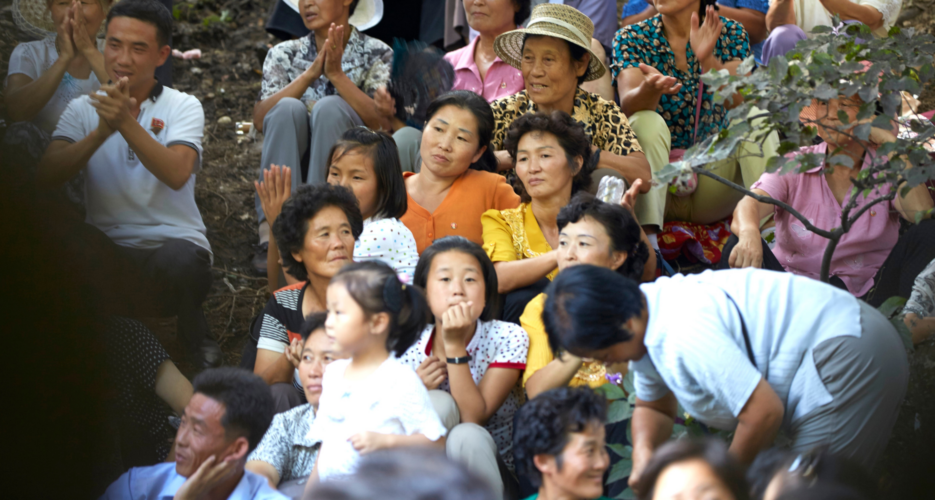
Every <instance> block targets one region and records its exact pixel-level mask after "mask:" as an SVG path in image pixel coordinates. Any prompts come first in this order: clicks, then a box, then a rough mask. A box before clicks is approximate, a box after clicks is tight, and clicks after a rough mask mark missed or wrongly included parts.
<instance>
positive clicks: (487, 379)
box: [438, 302, 520, 425]
mask: <svg viewBox="0 0 935 500" xmlns="http://www.w3.org/2000/svg"><path fill="white" fill-rule="evenodd" d="M476 327H477V320H476V319H475V318H474V316H473V315H472V314H471V303H470V302H462V303H460V304H456V305H453V306H451V307H449V308H448V310H447V311H445V313H444V314H443V315H442V317H441V320H440V321H439V325H438V328H439V331H440V338H441V341H442V342H443V343H444V350H445V351H444V356H445V357H446V358H462V357H465V356H467V354H468V353H467V348H466V344H467V338H468V336H469V335H470V334H471V332H474V331H475V329H476ZM519 376H520V370H519V369H515V368H499V367H491V368H489V369H488V370H487V372H486V373H484V377H483V378H482V379H481V381H480V384H475V383H474V377H473V375H471V368H470V367H469V366H468V365H467V364H466V363H462V364H454V363H448V384H449V385H450V386H451V397H453V398H454V400H455V403H457V404H458V411H459V412H460V413H461V421H462V422H468V423H473V424H477V425H485V424H486V423H487V420H488V419H489V418H490V417H491V415H493V414H494V413H495V412H496V411H497V410H498V409H499V408H500V406H501V405H502V404H503V402H504V401H505V400H506V397H507V396H508V395H509V394H510V391H511V390H513V387H514V386H516V381H517V380H519Z"/></svg>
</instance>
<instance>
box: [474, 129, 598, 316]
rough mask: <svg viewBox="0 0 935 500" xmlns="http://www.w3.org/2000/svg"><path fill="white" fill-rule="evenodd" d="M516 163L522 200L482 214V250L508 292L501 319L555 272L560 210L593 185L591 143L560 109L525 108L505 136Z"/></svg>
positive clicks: (512, 313)
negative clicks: (534, 110)
mask: <svg viewBox="0 0 935 500" xmlns="http://www.w3.org/2000/svg"><path fill="white" fill-rule="evenodd" d="M504 143H505V146H506V149H507V151H508V152H509V154H510V156H511V157H512V158H513V162H514V164H515V165H516V168H515V170H516V176H517V177H518V180H519V183H517V185H516V189H517V190H518V191H519V192H520V197H521V199H522V201H523V202H522V203H520V205H519V207H517V208H511V209H507V210H488V211H486V212H484V215H483V216H481V224H483V226H484V250H485V251H486V252H487V255H488V256H489V257H490V260H492V261H493V262H494V268H495V269H496V270H497V281H498V283H499V287H498V288H499V292H500V293H501V294H504V295H506V297H505V298H504V304H503V320H504V321H510V322H513V323H518V322H519V316H520V314H522V312H523V309H525V307H526V303H527V302H529V300H530V299H532V298H533V297H535V296H536V295H539V293H541V292H542V290H544V289H545V287H546V286H548V284H549V280H550V279H552V277H553V276H555V273H556V272H557V266H558V263H557V260H556V258H557V255H558V254H557V251H556V249H557V248H558V239H559V237H558V225H557V223H556V217H557V216H558V212H559V210H561V209H562V207H564V206H565V205H567V204H568V201H569V200H571V197H572V195H573V194H575V193H576V192H578V191H581V190H584V189H587V188H588V187H590V185H591V172H592V171H593V169H594V165H593V163H592V162H591V161H590V160H591V144H590V141H588V137H587V135H585V132H584V127H583V126H582V125H581V124H580V123H578V122H576V121H575V120H574V119H573V118H572V117H570V116H568V115H567V114H566V113H564V112H562V111H553V112H552V114H550V115H547V114H544V113H529V114H525V115H523V116H521V117H519V119H517V120H516V121H514V122H513V125H512V126H511V127H510V131H509V134H507V137H506V140H505V141H504Z"/></svg>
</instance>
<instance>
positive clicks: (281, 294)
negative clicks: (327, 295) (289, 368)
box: [256, 281, 308, 391]
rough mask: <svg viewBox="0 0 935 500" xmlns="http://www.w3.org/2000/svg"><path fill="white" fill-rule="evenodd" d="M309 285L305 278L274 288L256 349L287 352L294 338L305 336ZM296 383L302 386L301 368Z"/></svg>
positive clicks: (261, 320) (299, 386)
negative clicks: (302, 331) (304, 327)
mask: <svg viewBox="0 0 935 500" xmlns="http://www.w3.org/2000/svg"><path fill="white" fill-rule="evenodd" d="M307 288H308V282H307V281H302V282H300V283H296V284H294V285H289V286H286V287H283V288H280V289H279V290H276V291H275V292H273V296H272V297H270V299H269V302H267V303H266V307H265V308H264V309H263V315H262V318H261V319H260V339H259V341H258V342H257V345H256V348H257V350H259V349H266V350H267V351H273V352H278V353H280V354H282V353H284V352H286V348H287V347H289V343H290V342H292V340H293V339H301V338H302V335H301V334H300V333H299V330H301V328H302V323H303V322H305V316H303V315H302V300H303V299H304V298H305V290H306V289H307ZM293 383H294V384H295V386H296V388H297V389H299V390H300V391H301V390H303V389H302V384H301V383H300V382H299V370H296V371H295V377H294V381H293Z"/></svg>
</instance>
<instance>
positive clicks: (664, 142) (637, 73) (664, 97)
mask: <svg viewBox="0 0 935 500" xmlns="http://www.w3.org/2000/svg"><path fill="white" fill-rule="evenodd" d="M655 6H656V10H657V11H659V14H658V15H656V16H654V17H652V18H650V19H647V20H646V21H643V22H640V23H637V24H634V25H630V26H626V27H624V28H623V29H621V30H620V31H618V32H617V36H616V37H615V39H614V62H613V64H612V65H611V70H612V71H613V73H614V78H615V80H616V83H617V91H618V92H619V94H620V105H621V107H622V108H623V110H624V111H625V112H626V113H628V114H630V115H631V116H633V115H638V114H645V113H653V114H655V113H658V114H659V115H661V117H662V118H663V119H664V120H665V123H666V127H665V128H658V129H655V132H658V133H656V134H652V135H650V134H644V135H640V136H639V137H640V143H641V144H642V145H643V148H644V150H645V151H659V150H661V151H662V152H664V154H665V155H667V156H668V155H669V154H670V153H671V155H672V160H676V159H680V158H681V154H683V153H684V150H685V149H688V148H689V147H691V146H692V145H693V144H696V143H698V142H701V141H702V140H704V139H705V138H707V137H708V136H710V135H711V134H714V133H717V132H718V131H719V130H721V129H723V128H725V127H727V126H728V125H729V124H728V122H727V110H728V109H729V108H731V107H733V106H734V105H735V103H739V102H740V101H739V99H740V97H739V95H738V96H734V98H733V99H729V100H727V101H726V102H725V104H724V105H723V106H722V105H718V104H715V103H714V93H713V91H712V90H713V89H708V88H705V87H704V85H703V84H702V82H701V75H702V74H703V73H706V72H708V71H711V70H714V71H717V70H721V69H724V70H727V71H729V72H730V73H732V74H736V73H737V68H738V67H739V66H740V63H741V61H742V60H744V59H746V58H747V57H750V55H751V52H750V43H749V40H748V37H747V33H746V31H745V30H744V28H743V26H742V25H741V24H740V23H738V22H736V21H732V20H729V19H726V18H723V17H720V16H719V15H718V14H717V10H716V9H717V7H716V6H715V2H714V0H657V1H656V2H655ZM777 144H778V139H777V137H776V136H775V135H771V136H769V137H767V138H766V139H765V143H764V144H763V151H762V152H761V151H760V148H759V147H757V146H754V145H752V144H751V145H745V146H741V147H742V148H743V149H742V153H741V154H738V155H737V157H736V158H739V159H735V158H729V159H727V160H723V161H720V162H717V163H714V164H711V165H709V166H708V169H709V170H711V171H713V172H715V173H717V174H718V175H720V176H721V177H724V178H726V179H729V180H733V181H735V182H737V183H738V184H740V183H742V184H743V185H745V186H747V187H749V186H750V185H751V184H753V183H754V182H756V180H757V179H758V178H759V177H760V174H762V173H763V171H764V170H765V169H766V161H767V158H768V157H770V156H773V155H774V154H775V147H776V145H777ZM696 185H697V187H694V188H689V189H687V190H684V191H683V192H682V193H680V194H679V195H671V194H670V195H668V196H667V191H666V190H665V189H659V190H654V191H653V193H652V195H651V196H652V197H655V198H656V200H655V201H656V205H657V206H660V207H665V220H667V221H669V220H681V221H689V222H696V223H701V224H711V223H713V222H717V221H719V220H722V219H724V218H726V217H727V216H729V215H730V214H731V212H732V211H733V210H734V207H735V206H736V204H737V202H738V201H740V198H741V197H742V195H741V194H740V193H739V192H738V191H735V190H733V189H731V188H729V187H727V186H725V185H723V184H721V183H719V182H717V181H716V180H714V179H711V178H708V177H701V178H699V179H698V180H697V183H696ZM641 220H642V219H641Z"/></svg>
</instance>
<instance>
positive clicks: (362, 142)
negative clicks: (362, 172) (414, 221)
mask: <svg viewBox="0 0 935 500" xmlns="http://www.w3.org/2000/svg"><path fill="white" fill-rule="evenodd" d="M352 151H361V152H362V153H363V154H365V155H367V156H368V157H370V160H371V161H372V162H373V174H374V175H375V176H376V178H377V206H376V210H375V211H374V213H373V219H374V220H378V219H399V218H400V217H402V216H403V215H405V213H406V209H407V203H406V183H405V181H404V180H403V169H402V167H401V166H400V164H399V150H398V149H397V148H396V141H394V140H393V138H392V137H390V136H389V135H388V134H386V133H383V132H374V131H373V130H370V129H369V128H367V127H353V128H350V129H347V131H345V132H344V133H343V134H341V139H340V140H339V141H338V142H336V143H335V144H334V146H332V147H331V151H330V152H328V163H329V165H331V164H333V163H334V162H336V161H337V160H339V159H341V157H343V156H344V155H346V154H348V153H350V152H352ZM335 153H338V156H337V158H335ZM328 175H330V172H325V176H326V177H325V180H326V181H327V176H328Z"/></svg>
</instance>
